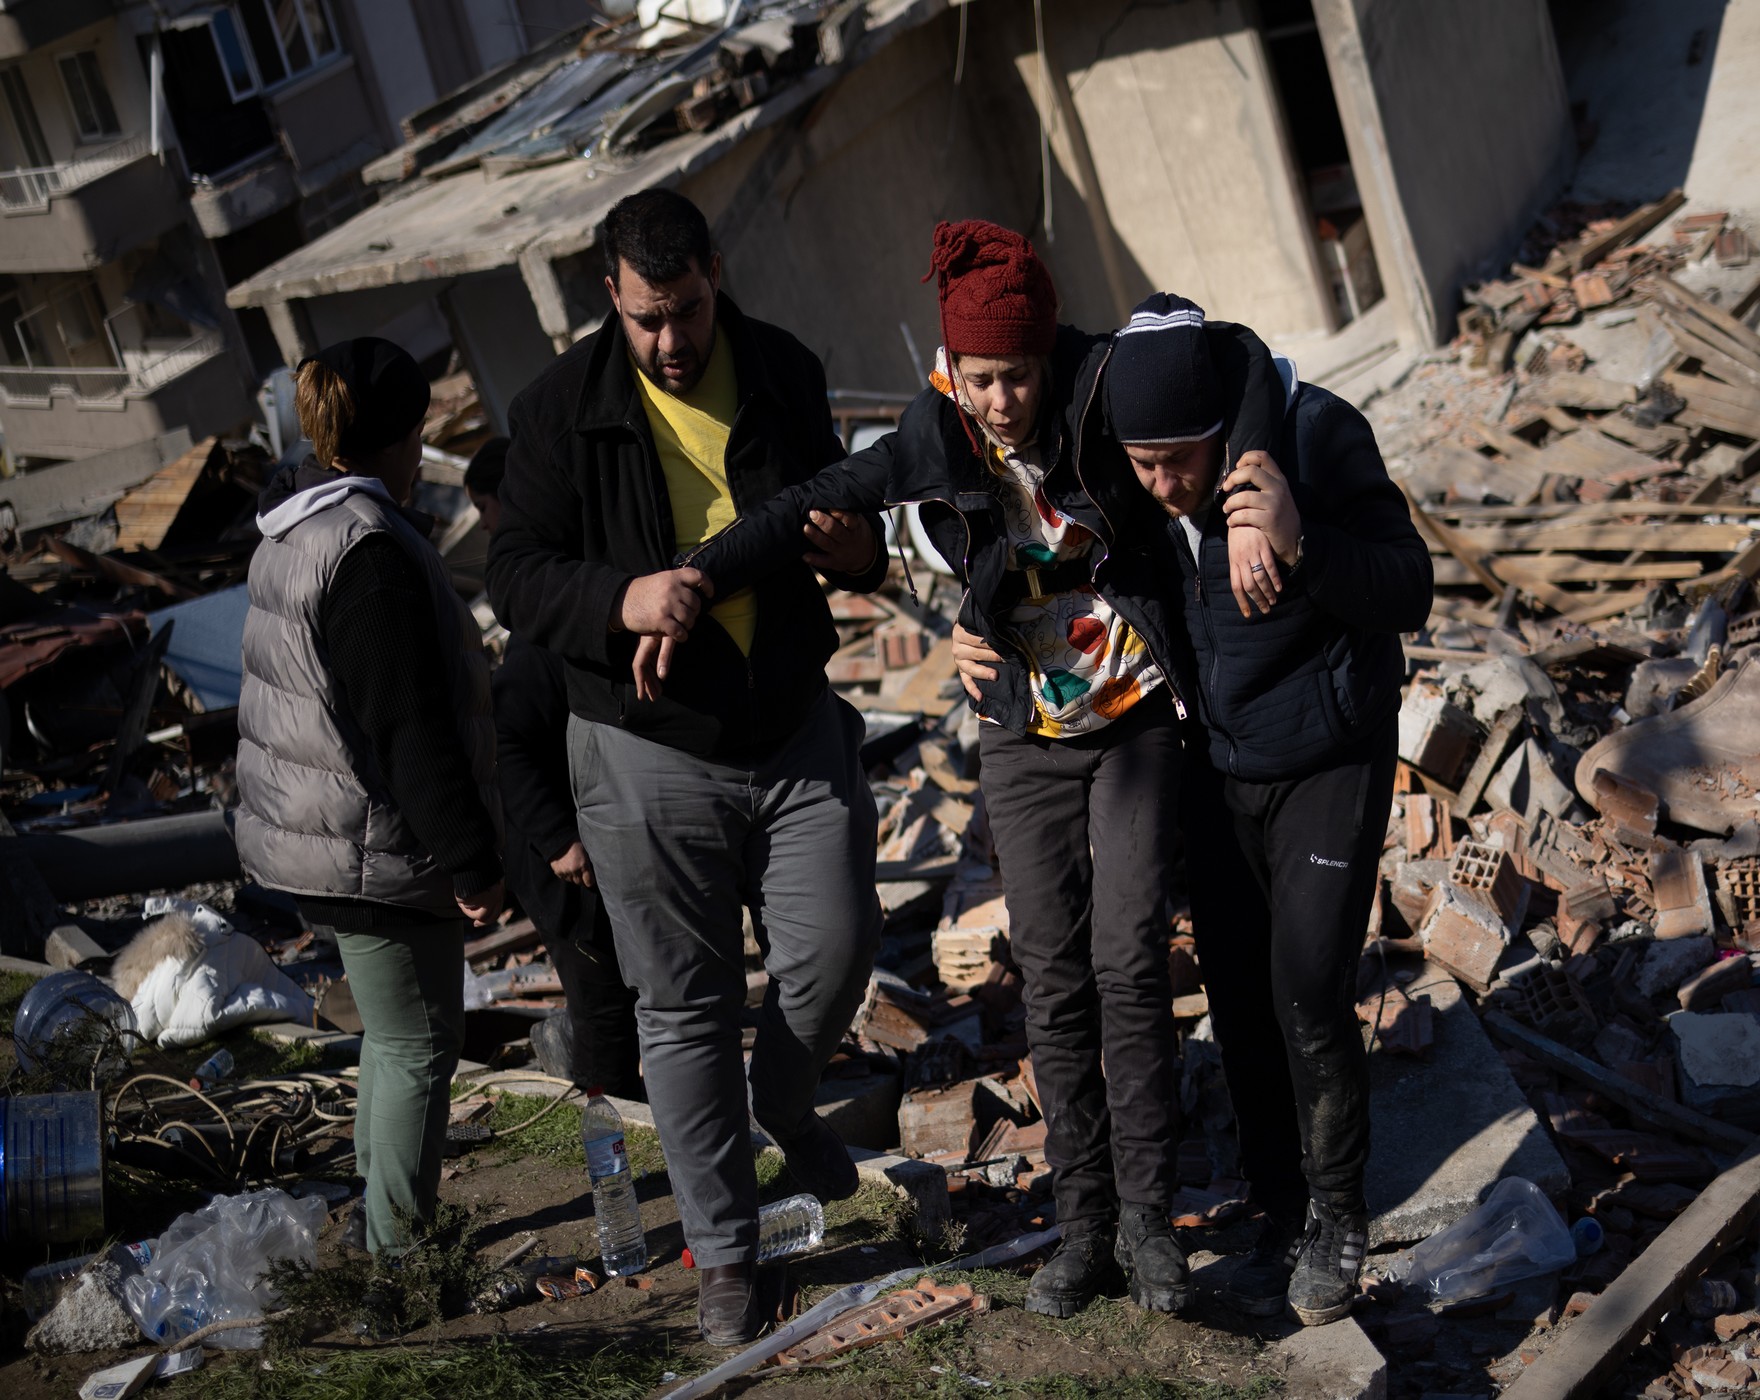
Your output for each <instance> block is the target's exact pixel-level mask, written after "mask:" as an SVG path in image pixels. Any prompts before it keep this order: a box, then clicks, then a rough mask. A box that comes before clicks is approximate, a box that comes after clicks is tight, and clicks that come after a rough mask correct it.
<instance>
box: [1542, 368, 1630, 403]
mask: <svg viewBox="0 0 1760 1400" xmlns="http://www.w3.org/2000/svg"><path fill="white" fill-rule="evenodd" d="M1538 389H1539V399H1540V402H1541V403H1549V404H1556V405H1558V406H1559V407H1560V408H1582V409H1592V410H1596V411H1602V412H1605V411H1606V410H1607V409H1611V408H1618V407H1620V406H1621V405H1622V404H1628V403H1631V402H1632V401H1633V400H1635V399H1636V398H1637V397H1638V391H1637V390H1636V389H1634V388H1633V387H1632V386H1631V385H1630V384H1620V383H1617V382H1616V381H1614V380H1611V379H1601V378H1599V377H1598V376H1596V375H1593V374H1555V375H1550V376H1548V377H1547V378H1545V379H1543V380H1541V381H1540V384H1539V386H1538Z"/></svg>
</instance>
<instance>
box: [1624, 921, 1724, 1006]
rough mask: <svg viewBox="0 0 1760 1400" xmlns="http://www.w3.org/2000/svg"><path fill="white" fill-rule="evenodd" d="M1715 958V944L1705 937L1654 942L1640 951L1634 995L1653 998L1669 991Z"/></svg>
mask: <svg viewBox="0 0 1760 1400" xmlns="http://www.w3.org/2000/svg"><path fill="white" fill-rule="evenodd" d="M1716 956H1717V945H1716V943H1714V942H1712V940H1711V938H1710V937H1709V935H1706V934H1700V935H1697V936H1696V937H1692V938H1664V939H1658V940H1657V941H1656V942H1654V943H1652V944H1651V945H1650V946H1649V947H1648V948H1647V949H1645V951H1644V961H1643V964H1642V965H1641V966H1640V967H1639V968H1638V980H1637V988H1638V994H1639V995H1640V996H1647V997H1653V996H1657V995H1659V994H1660V993H1662V992H1672V991H1674V990H1675V988H1677V987H1679V986H1680V984H1681V983H1682V982H1685V981H1686V980H1687V979H1688V978H1689V977H1691V976H1693V974H1694V973H1696V972H1698V971H1699V969H1700V968H1702V967H1704V966H1706V965H1707V964H1708V963H1709V962H1710V961H1711V960H1712V959H1713V958H1715V957H1716Z"/></svg>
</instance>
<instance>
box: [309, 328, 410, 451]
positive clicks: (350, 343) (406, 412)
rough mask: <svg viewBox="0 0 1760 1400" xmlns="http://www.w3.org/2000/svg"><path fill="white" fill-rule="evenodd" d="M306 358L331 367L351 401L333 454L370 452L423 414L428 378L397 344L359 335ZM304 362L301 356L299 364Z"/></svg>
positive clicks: (392, 439)
mask: <svg viewBox="0 0 1760 1400" xmlns="http://www.w3.org/2000/svg"><path fill="white" fill-rule="evenodd" d="M308 359H310V360H316V361H317V362H318V363H319V364H321V365H325V366H327V367H328V368H330V369H331V370H334V371H335V373H336V375H337V377H338V378H340V379H341V380H342V382H343V383H344V384H346V385H347V386H348V396H349V398H350V399H352V400H353V401H354V419H353V421H352V422H350V423H349V425H348V427H347V429H346V430H345V431H344V432H343V434H342V436H341V438H340V439H339V440H338V442H337V444H336V455H337V456H338V457H346V458H348V459H349V460H351V461H361V460H363V459H364V458H367V457H371V456H372V455H373V454H374V453H375V452H377V451H379V450H380V449H381V448H385V447H389V446H391V444H392V443H394V442H399V441H401V440H402V439H403V438H405V437H407V436H408V435H409V430H410V429H411V428H413V427H415V425H416V424H417V423H420V422H421V421H422V419H423V418H424V417H425V416H426V415H427V412H428V381H427V379H426V378H425V377H424V376H423V374H422V371H421V369H420V368H419V367H418V366H417V364H416V362H415V361H414V360H413V359H411V358H410V354H409V351H407V350H405V349H404V348H403V347H402V346H401V345H393V344H392V343H391V342H390V341H389V340H381V339H379V337H378V336H375V335H363V336H360V337H358V338H357V339H355V340H343V341H338V342H337V343H336V344H335V345H327V346H325V347H324V348H323V349H322V350H320V351H318V353H317V354H316V355H312V356H309V357H308ZM307 362H308V361H307V360H301V361H300V363H299V368H301V369H303V368H305V366H306V364H307ZM296 372H297V371H296Z"/></svg>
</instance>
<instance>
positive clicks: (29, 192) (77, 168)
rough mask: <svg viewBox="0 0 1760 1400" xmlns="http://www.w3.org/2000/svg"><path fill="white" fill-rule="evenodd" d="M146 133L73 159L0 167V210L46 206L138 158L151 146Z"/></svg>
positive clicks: (17, 210) (8, 210) (21, 211)
mask: <svg viewBox="0 0 1760 1400" xmlns="http://www.w3.org/2000/svg"><path fill="white" fill-rule="evenodd" d="M151 146H152V143H151V140H150V139H149V138H148V137H147V136H145V135H141V136H125V137H123V138H122V140H120V141H115V142H112V143H111V144H110V145H108V146H104V147H101V148H100V149H98V150H95V151H92V152H90V153H89V154H87V155H83V156H80V157H78V158H77V159H75V160H70V161H65V162H63V163H62V164H60V165H43V166H37V167H36V168H34V169H27V170H0V212H4V213H8V214H15V213H25V212H28V211H30V210H33V209H47V208H48V207H49V201H50V200H51V199H54V198H55V197H56V196H57V195H64V194H68V193H70V192H71V191H73V190H77V189H78V188H79V187H80V186H81V185H89V184H90V183H91V182H92V181H93V180H96V179H99V178H100V177H102V176H105V175H108V174H109V173H110V172H111V171H112V170H119V169H121V168H122V167H123V166H125V165H128V164H129V163H131V162H133V161H137V160H139V159H140V158H141V157H142V156H144V155H146V154H147V153H148V151H149V150H150V149H151Z"/></svg>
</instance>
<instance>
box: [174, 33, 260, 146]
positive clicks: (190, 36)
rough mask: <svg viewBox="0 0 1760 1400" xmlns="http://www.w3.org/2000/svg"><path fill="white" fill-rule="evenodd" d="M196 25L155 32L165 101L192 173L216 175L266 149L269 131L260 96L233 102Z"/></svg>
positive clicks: (206, 39)
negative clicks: (162, 71) (159, 50)
mask: <svg viewBox="0 0 1760 1400" xmlns="http://www.w3.org/2000/svg"><path fill="white" fill-rule="evenodd" d="M206 30H207V26H205V25H204V26H203V27H202V28H199V29H168V30H163V31H161V33H160V35H159V43H160V47H161V50H162V52H163V54H164V58H165V103H166V106H167V107H169V108H170V110H171V121H172V124H173V125H174V126H175V127H176V128H177V140H178V144H179V145H180V146H182V147H183V157H184V162H185V164H187V165H188V166H189V171H190V174H192V175H218V174H220V173H221V172H222V171H224V170H229V169H231V168H232V167H233V166H235V165H239V164H241V163H242V162H244V161H246V160H248V159H249V158H250V157H252V156H254V155H258V154H260V153H261V152H263V151H266V150H269V149H272V148H273V147H274V145H275V129H274V126H273V125H272V124H271V123H270V121H269V113H268V111H267V109H266V108H265V107H264V105H263V100H262V98H260V97H247V98H245V99H243V100H242V101H234V100H233V96H232V90H231V88H230V87H229V86H228V85H227V81H226V72H225V70H224V69H222V68H221V66H220V58H219V54H218V51H217V50H216V49H215V47H214V41H213V39H212V38H210V37H209V35H208V34H207V32H206Z"/></svg>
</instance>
